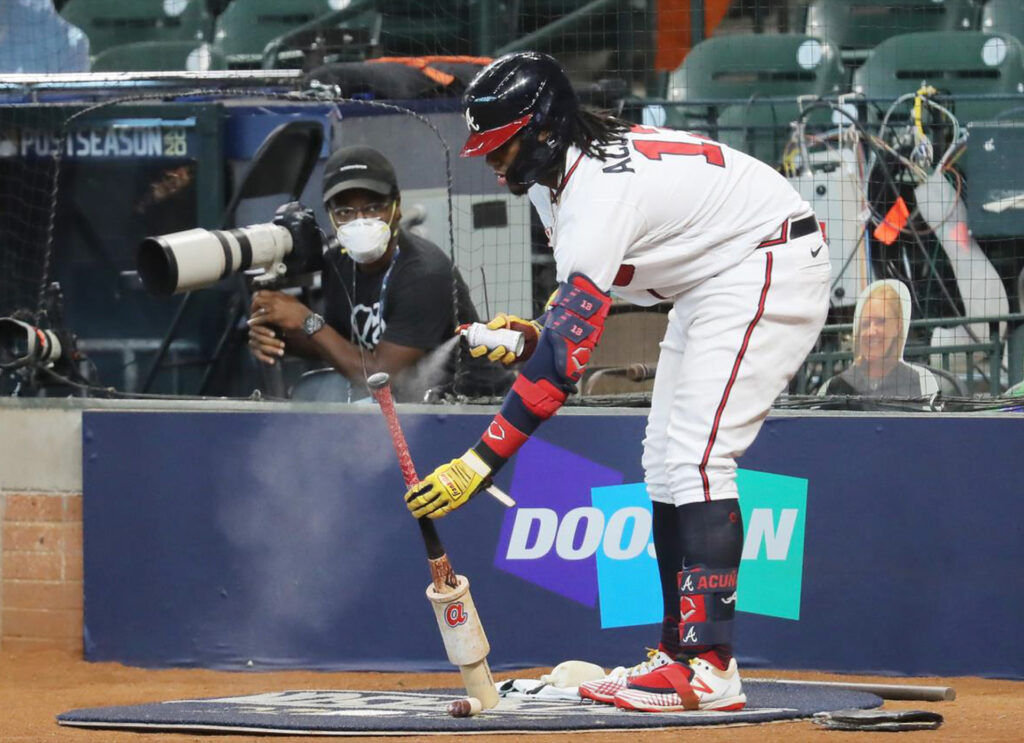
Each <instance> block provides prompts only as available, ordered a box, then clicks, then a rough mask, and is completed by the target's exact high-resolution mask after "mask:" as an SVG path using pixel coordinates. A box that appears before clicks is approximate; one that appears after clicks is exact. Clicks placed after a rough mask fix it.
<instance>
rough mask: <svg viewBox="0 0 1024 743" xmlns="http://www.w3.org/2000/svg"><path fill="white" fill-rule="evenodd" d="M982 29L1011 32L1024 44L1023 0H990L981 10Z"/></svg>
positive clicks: (999, 32) (1000, 32) (990, 31)
mask: <svg viewBox="0 0 1024 743" xmlns="http://www.w3.org/2000/svg"><path fill="white" fill-rule="evenodd" d="M981 30H982V31H987V32H989V33H997V34H1010V35H1011V36H1015V37H1016V38H1017V41H1019V42H1021V43H1022V44H1024V3H1022V2H1021V0H988V2H987V3H985V7H984V8H982V10H981Z"/></svg>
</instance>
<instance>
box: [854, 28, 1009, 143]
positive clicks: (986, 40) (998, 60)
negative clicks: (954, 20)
mask: <svg viewBox="0 0 1024 743" xmlns="http://www.w3.org/2000/svg"><path fill="white" fill-rule="evenodd" d="M1022 60H1024V49H1022V47H1021V43H1020V42H1019V41H1017V39H1015V38H1014V37H1012V36H1009V35H1005V34H989V33H984V32H982V31H960V32H957V31H925V32H921V33H913V34H904V35H902V36H894V37H891V38H889V39H886V40H885V41H883V42H882V43H881V44H879V45H878V46H877V47H876V48H875V49H874V50H873V51H872V52H871V55H870V56H869V57H868V59H867V60H866V61H865V62H864V64H863V65H862V66H861V67H860V68H859V69H858V70H857V71H856V72H855V73H854V78H853V89H854V91H855V92H858V93H862V94H863V95H864V96H865V97H867V98H868V99H873V100H874V102H875V105H877V106H880V107H881V108H885V107H886V106H887V102H890V101H893V100H895V99H896V98H898V97H899V96H901V95H904V94H905V93H913V92H915V91H916V90H917V89H918V88H920V87H921V85H922V84H924V83H927V84H929V85H931V86H933V87H935V88H936V89H937V90H939V92H940V93H945V94H951V95H952V96H953V97H954V100H953V104H954V105H953V110H954V113H955V114H956V115H957V118H958V119H959V120H960V123H961V124H966V123H967V122H968V121H980V120H984V119H991V118H993V117H995V116H996V115H997V114H998V113H999V112H1000V111H1003V110H1006V109H1008V108H1015V107H1019V106H1020V105H1021V104H1022V103H1024V99H1022V96H1021V93H1022V92H1024V61H1022ZM983 94H988V95H991V96H993V98H992V99H990V100H983V99H980V98H974V99H973V100H970V99H960V100H956V96H957V95H968V96H980V95H983ZM996 96H999V97H998V98H996Z"/></svg>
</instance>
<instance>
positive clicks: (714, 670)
mask: <svg viewBox="0 0 1024 743" xmlns="http://www.w3.org/2000/svg"><path fill="white" fill-rule="evenodd" d="M613 701H614V702H615V706H616V707H621V708H622V709H629V710H635V711H637V712H692V711H694V710H720V711H728V710H738V709H743V707H744V706H745V705H746V703H747V695H746V694H744V693H743V684H742V683H741V682H740V674H739V671H738V670H737V668H736V659H735V658H732V659H730V660H729V665H728V666H727V667H726V668H725V670H722V669H720V668H718V667H717V666H715V665H714V664H713V663H711V662H710V661H708V660H706V659H705V658H701V657H698V658H691V659H690V660H689V661H686V662H683V661H678V662H675V663H673V664H672V665H669V666H664V667H662V668H658V669H656V670H654V671H652V672H651V673H648V674H646V675H643V676H637V677H634V678H631V679H630V680H629V682H628V684H627V685H626V688H624V689H622V690H621V691H620V692H619V693H617V694H616V695H615V698H614V700H613Z"/></svg>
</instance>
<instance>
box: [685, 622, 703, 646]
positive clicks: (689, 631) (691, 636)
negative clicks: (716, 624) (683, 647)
mask: <svg viewBox="0 0 1024 743" xmlns="http://www.w3.org/2000/svg"><path fill="white" fill-rule="evenodd" d="M683 642H684V643H686V644H690V645H699V644H700V638H698V637H697V630H695V629H694V628H693V627H692V626H690V627H687V628H686V634H685V635H683Z"/></svg>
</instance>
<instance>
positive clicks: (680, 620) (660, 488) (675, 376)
mask: <svg viewBox="0 0 1024 743" xmlns="http://www.w3.org/2000/svg"><path fill="white" fill-rule="evenodd" d="M464 105H465V116H466V123H467V125H468V127H469V138H468V140H467V141H466V144H465V146H464V148H463V150H462V153H461V154H462V155H464V156H468V157H472V156H482V157H485V158H486V162H487V164H488V165H489V166H490V167H491V168H492V169H493V170H494V172H495V174H496V175H497V178H498V180H499V182H500V183H502V184H504V185H506V186H507V187H508V189H509V190H510V191H511V192H512V193H514V194H523V193H526V192H527V191H528V190H529V189H531V187H534V189H533V194H534V198H537V194H538V192H539V193H540V194H541V195H542V196H543V197H544V201H546V202H547V203H546V206H547V207H548V209H547V210H546V211H549V212H550V217H549V218H550V225H549V231H550V241H551V246H552V248H553V250H554V257H555V263H556V268H557V280H558V282H559V288H558V292H557V294H556V295H555V297H554V299H553V301H552V302H551V304H550V308H549V309H548V311H547V312H546V313H545V314H544V316H543V317H541V318H540V319H539V320H538V321H536V324H534V323H533V322H531V321H528V320H523V319H520V318H514V317H508V316H505V315H500V316H498V317H497V318H495V320H494V321H492V325H494V326H499V327H513V328H515V329H517V330H522V331H523V332H525V333H527V334H535V336H536V345H535V347H534V350H533V352H532V354H531V355H530V358H529V359H528V360H527V361H526V363H525V364H524V365H523V366H522V367H521V370H520V373H519V376H518V377H517V379H516V381H515V383H514V385H513V387H512V390H511V391H510V392H509V394H508V396H507V397H506V398H505V401H504V403H503V405H502V408H501V412H500V413H498V415H496V416H495V418H494V420H493V421H492V422H491V424H490V425H489V426H488V428H487V430H486V431H485V432H484V434H483V436H482V437H481V438H480V440H479V441H478V442H477V443H476V444H475V445H474V446H473V447H472V448H471V449H470V450H469V451H467V452H466V453H465V454H463V455H462V456H461V457H459V458H458V459H454V460H452V461H451V462H449V463H447V464H444V465H442V466H440V467H438V468H437V469H436V470H434V472H433V473H432V474H430V475H429V476H428V477H426V478H425V479H424V480H423V481H422V482H421V483H419V484H418V485H416V486H415V487H413V488H411V489H410V490H409V492H408V493H407V494H406V501H407V503H408V505H409V508H410V509H411V510H412V512H413V513H414V514H415V515H416V516H424V515H426V516H430V517H435V518H436V517H438V516H442V515H444V514H446V513H448V512H450V511H451V510H453V509H455V508H458V507H459V506H461V505H462V504H464V503H465V502H466V501H467V500H468V499H469V498H470V497H471V496H472V495H473V494H474V493H476V492H478V491H479V490H480V489H481V488H482V487H483V486H484V485H485V483H487V482H488V480H489V479H490V478H491V477H492V476H493V474H494V473H495V472H496V471H497V470H498V469H499V468H500V467H501V466H502V465H504V464H505V462H507V461H508V459H509V458H510V457H511V456H512V455H513V454H514V453H515V452H516V450H518V449H519V447H520V446H522V444H523V443H524V442H525V441H526V439H527V437H528V436H530V434H532V433H533V431H534V430H535V429H536V428H537V426H538V425H540V424H541V423H542V422H543V421H544V420H546V419H547V418H549V417H551V416H552V415H553V414H554V413H555V411H557V410H558V408H559V407H560V406H561V405H562V404H563V402H564V401H565V399H566V396H567V395H568V394H569V393H570V392H572V391H573V390H574V389H575V385H576V383H577V382H578V381H579V380H580V377H581V376H582V375H583V372H584V369H585V368H586V365H587V361H588V359H589V358H590V355H591V353H592V352H593V349H594V347H595V346H596V345H597V343H598V341H599V340H600V338H601V330H602V326H603V325H604V322H605V318H606V317H607V315H608V310H609V307H610V305H611V301H612V300H611V295H612V294H614V295H616V296H617V297H619V298H622V299H625V300H628V301H630V302H633V303H636V304H640V305H652V304H655V303H657V302H671V303H672V310H671V312H670V313H669V316H668V328H667V330H666V333H665V337H664V339H663V340H662V342H661V353H660V357H659V360H658V368H657V373H656V376H655V382H654V392H653V397H652V401H651V412H650V416H649V418H648V424H647V431H646V437H645V439H644V451H643V466H644V477H645V482H646V485H647V491H648V494H649V495H650V498H651V500H652V502H653V504H652V507H653V515H654V516H653V518H654V520H653V532H654V546H655V550H656V552H657V563H658V571H659V574H660V580H661V588H662V597H663V602H664V614H665V619H664V621H663V623H662V631H661V638H660V643H659V645H658V648H657V650H655V651H652V652H651V653H650V654H649V657H648V659H647V660H646V661H644V662H642V663H640V664H638V665H636V666H633V667H631V668H626V667H620V668H617V669H615V670H614V671H613V672H612V674H611V675H609V676H608V677H607V678H605V679H602V680H599V681H594V682H590V683H586V684H583V685H581V686H580V694H581V695H582V696H584V697H588V698H590V699H593V700H596V701H599V702H606V703H614V704H616V705H617V706H619V707H623V708H626V709H633V710H640V711H658V712H661V711H673V710H694V709H708V710H734V709H740V708H742V707H743V706H744V704H745V703H746V696H745V695H744V694H743V689H742V684H741V682H740V676H739V673H738V671H737V668H736V661H735V659H734V658H733V653H732V623H733V614H734V610H735V605H736V604H735V600H736V577H737V572H738V569H739V562H740V553H741V552H742V547H743V523H742V518H741V516H740V509H739V503H738V500H737V499H738V493H737V489H736V482H735V475H736V458H737V457H739V456H740V455H742V454H743V452H744V451H745V450H746V449H747V447H748V446H750V444H751V442H753V440H754V438H755V436H756V435H757V432H758V430H759V429H760V427H761V423H762V422H763V420H764V418H765V416H767V414H768V411H769V408H770V407H771V404H772V402H773V401H774V400H775V398H776V396H777V395H778V394H779V393H780V392H781V391H782V390H783V389H784V388H785V387H786V385H787V383H788V382H789V380H790V378H791V377H792V375H793V374H794V373H795V372H796V370H797V368H798V367H799V365H800V364H801V362H802V361H803V359H804V358H805V356H806V355H807V353H808V352H809V351H810V350H811V348H812V347H813V345H814V342H815V340H816V338H817V337H818V333H819V332H820V330H821V327H822V325H823V324H824V321H825V315H826V312H827V309H828V288H829V258H828V248H827V247H826V245H825V242H824V240H823V238H822V235H821V232H820V229H819V225H818V222H817V219H816V218H815V216H814V214H813V213H812V212H811V209H810V207H809V206H808V204H807V203H806V202H805V201H804V200H803V199H801V197H800V196H799V194H798V193H797V192H796V191H795V190H794V189H793V188H792V187H791V186H790V185H789V183H787V182H786V180H785V179H784V178H783V177H782V176H781V175H779V174H778V173H776V172H775V171H774V170H772V169H771V168H770V167H769V166H767V165H765V164H763V163H761V162H759V161H758V160H756V159H754V158H752V157H749V156H747V155H745V154H743V153H740V152H737V151H735V150H732V149H729V148H728V147H726V146H724V145H722V144H719V143H717V142H713V141H711V140H708V139H705V138H703V137H698V136H696V135H693V134H689V133H686V132H682V131H669V130H663V129H655V128H651V127H641V126H630V125H629V124H627V123H625V122H622V121H619V120H617V119H614V118H611V117H608V116H605V115H602V114H599V113H596V112H592V111H588V110H584V109H582V108H581V107H580V106H579V104H578V101H577V98H576V95H575V93H574V92H573V89H572V87H571V85H570V84H569V81H568V79H567V77H566V75H565V72H564V71H563V70H562V68H561V66H560V65H559V64H558V62H557V61H555V60H554V59H553V58H551V57H548V56H546V55H542V54H536V53H532V52H525V53H516V54H510V55H507V56H504V57H501V58H499V59H497V60H495V61H494V62H492V63H491V64H490V65H489V66H488V67H486V68H485V69H484V70H482V71H481V72H480V73H479V74H478V75H477V77H475V78H474V79H473V81H472V82H471V84H470V85H469V87H468V88H467V90H466V94H465V98H464ZM535 184H539V187H540V188H539V189H538V188H536V185H535ZM537 328H540V330H539V332H538V330H537ZM500 350H502V349H499V351H500ZM495 358H501V359H502V360H503V361H504V360H507V354H504V355H503V354H501V353H497V354H495Z"/></svg>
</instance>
